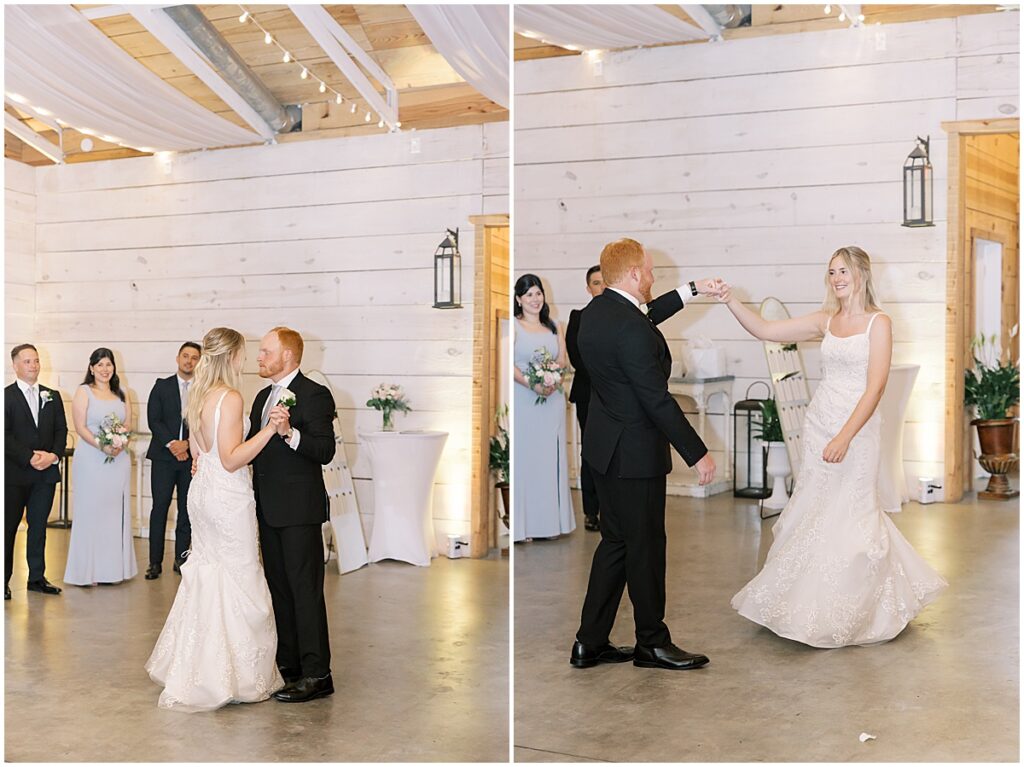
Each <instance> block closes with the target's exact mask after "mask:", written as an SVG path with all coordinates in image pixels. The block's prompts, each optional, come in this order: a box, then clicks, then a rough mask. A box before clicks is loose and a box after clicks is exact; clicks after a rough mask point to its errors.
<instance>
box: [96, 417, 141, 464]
mask: <svg viewBox="0 0 1024 767" xmlns="http://www.w3.org/2000/svg"><path fill="white" fill-rule="evenodd" d="M131 438H132V433H131V432H130V431H128V429H127V427H125V425H124V422H123V421H122V420H121V419H120V418H118V417H117V416H116V415H114V414H113V413H111V414H110V415H108V416H107V417H106V418H104V419H103V423H101V424H100V430H99V431H98V432H96V441H97V442H99V443H100V447H101V448H104V447H122V448H123V447H128V440H130V439H131ZM113 460H114V456H112V455H108V456H107V457H106V458H104V459H103V463H111V462H112V461H113Z"/></svg>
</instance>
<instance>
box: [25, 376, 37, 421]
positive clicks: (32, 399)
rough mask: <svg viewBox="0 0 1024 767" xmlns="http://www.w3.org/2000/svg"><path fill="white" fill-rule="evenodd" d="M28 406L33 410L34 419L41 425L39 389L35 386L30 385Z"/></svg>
mask: <svg viewBox="0 0 1024 767" xmlns="http://www.w3.org/2000/svg"><path fill="white" fill-rule="evenodd" d="M26 396H27V397H28V407H29V410H31V411H32V420H33V421H35V423H36V426H38V425H39V390H38V389H36V387H35V386H30V387H28V394H27V395H26Z"/></svg>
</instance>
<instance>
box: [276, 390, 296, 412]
mask: <svg viewBox="0 0 1024 767" xmlns="http://www.w3.org/2000/svg"><path fill="white" fill-rule="evenodd" d="M277 404H278V405H280V406H281V407H287V408H292V407H295V392H293V391H292V390H291V389H282V391H281V396H280V397H279V398H278V400H277Z"/></svg>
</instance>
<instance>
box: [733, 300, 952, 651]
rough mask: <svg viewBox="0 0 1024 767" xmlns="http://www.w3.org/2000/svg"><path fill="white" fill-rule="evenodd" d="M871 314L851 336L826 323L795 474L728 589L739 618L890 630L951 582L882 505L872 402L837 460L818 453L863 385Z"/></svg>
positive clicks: (881, 635) (867, 639)
mask: <svg viewBox="0 0 1024 767" xmlns="http://www.w3.org/2000/svg"><path fill="white" fill-rule="evenodd" d="M877 316H878V315H877V314H876V315H874V316H872V318H871V320H870V321H869V322H868V329H867V330H866V331H865V332H863V333H860V334H858V335H854V336H846V337H837V336H834V335H832V333H831V332H830V331H829V330H828V329H827V328H826V331H825V337H824V339H823V340H822V342H821V366H822V373H823V377H822V381H821V383H820V384H819V385H818V388H817V390H816V391H815V392H814V396H813V397H812V398H811V402H810V405H809V406H808V408H807V413H806V416H805V419H804V425H803V433H802V440H803V454H802V462H801V467H800V477H799V479H798V480H797V482H796V487H795V488H794V491H793V496H792V497H791V498H790V500H789V503H788V504H787V505H786V508H785V509H784V510H783V511H782V514H781V515H780V516H779V519H778V521H777V522H776V523H775V525H774V526H773V528H772V534H773V536H774V541H773V543H772V547H771V549H770V550H769V551H768V556H767V559H766V561H765V564H764V568H763V569H762V570H761V572H759V573H758V574H757V575H756V576H755V577H754V579H753V580H751V581H750V583H748V584H747V585H746V586H745V587H744V588H743V589H742V590H741V591H740V592H739V593H738V594H736V596H734V597H733V599H732V606H733V607H734V608H735V609H736V610H738V611H739V613H740V615H742V616H744V617H745V618H749V619H750V620H752V621H754V622H755V623H760V624H761V625H763V626H766V627H767V628H769V629H771V630H772V631H774V632H775V633H776V634H778V635H779V636H782V637H786V638H788V639H794V640H796V641H798V642H803V643H804V644H808V645H811V646H813V647H843V646H846V645H864V644H875V643H877V642H884V641H886V640H889V639H892V638H893V637H894V636H896V635H897V634H899V633H900V632H901V631H902V630H903V629H904V627H905V626H906V625H907V623H909V622H910V621H911V620H912V619H913V618H914V616H915V615H917V614H918V613H919V612H920V611H921V609H922V608H923V607H924V606H925V605H927V604H928V603H929V602H931V601H933V600H934V599H935V598H936V597H937V596H938V594H939V593H940V592H941V591H942V590H943V589H944V588H945V587H946V586H947V585H948V584H947V583H946V581H944V580H943V579H942V578H941V577H940V576H939V575H938V573H936V572H935V571H934V570H932V568H931V567H930V566H929V565H928V563H926V562H925V561H924V560H923V559H922V558H921V557H920V556H918V554H917V552H915V551H914V549H913V548H912V547H911V546H910V544H909V543H908V542H907V539H906V538H904V537H903V535H902V534H901V533H900V531H899V530H898V529H897V528H896V525H894V524H893V522H892V520H890V519H889V517H888V516H887V515H886V514H885V513H884V512H883V511H882V507H881V504H880V502H879V497H878V472H879V463H880V457H881V449H880V448H881V417H880V414H879V412H878V410H877V409H876V410H875V412H874V414H873V415H872V416H871V418H869V419H868V422H867V423H866V424H864V427H863V428H862V429H861V430H860V432H858V434H857V436H856V437H854V438H853V440H852V441H851V443H850V447H849V450H848V451H847V453H846V456H845V457H844V458H843V460H842V461H841V462H840V463H825V461H823V460H822V457H821V454H822V452H823V451H824V449H825V446H826V445H827V444H828V443H829V441H831V440H832V438H833V437H835V435H836V434H838V433H839V430H840V429H841V428H842V426H843V424H845V423H846V421H847V419H848V418H849V417H850V414H851V413H852V412H853V409H854V408H855V407H856V405H857V402H858V401H859V400H860V397H861V395H863V394H864V391H865V389H866V386H867V370H868V350H869V346H870V343H869V336H868V333H869V331H870V329H871V323H872V322H874V320H875V317H877Z"/></svg>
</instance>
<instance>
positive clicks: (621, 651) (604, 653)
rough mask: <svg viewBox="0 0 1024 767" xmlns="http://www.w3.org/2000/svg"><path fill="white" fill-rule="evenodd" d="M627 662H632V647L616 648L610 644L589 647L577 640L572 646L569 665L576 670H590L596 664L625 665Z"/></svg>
mask: <svg viewBox="0 0 1024 767" xmlns="http://www.w3.org/2000/svg"><path fill="white" fill-rule="evenodd" d="M628 660H633V648H632V647H616V646H615V645H613V644H610V643H609V644H605V645H600V646H598V647H591V646H590V645H585V644H583V642H581V641H580V640H578V639H577V640H576V641H575V642H574V643H573V646H572V656H571V657H570V658H569V664H570V665H572V666H575V667H576V668H590V667H591V666H596V665H597V664H598V663H625V662H626V661H628Z"/></svg>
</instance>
